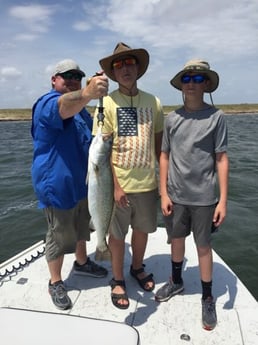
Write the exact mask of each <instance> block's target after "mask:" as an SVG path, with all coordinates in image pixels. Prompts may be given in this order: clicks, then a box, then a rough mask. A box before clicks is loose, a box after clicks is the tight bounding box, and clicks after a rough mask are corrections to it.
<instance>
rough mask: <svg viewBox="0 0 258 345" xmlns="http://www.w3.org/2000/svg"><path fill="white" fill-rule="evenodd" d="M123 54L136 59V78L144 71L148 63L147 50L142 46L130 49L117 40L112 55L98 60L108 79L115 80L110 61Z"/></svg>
mask: <svg viewBox="0 0 258 345" xmlns="http://www.w3.org/2000/svg"><path fill="white" fill-rule="evenodd" d="M125 56H133V57H135V58H136V59H137V62H138V66H139V68H138V76H137V79H139V78H140V77H141V76H142V75H143V74H144V73H145V72H146V70H147V67H148V65H149V53H148V52H147V50H145V49H142V48H139V49H132V48H131V47H129V46H128V45H126V44H125V43H123V42H119V43H118V44H117V45H116V47H115V49H114V51H113V54H112V55H109V56H107V57H105V58H103V59H101V60H100V61H99V63H100V66H101V67H102V69H103V70H104V72H105V73H106V75H107V76H108V77H109V78H110V79H112V80H114V81H116V79H115V76H114V73H113V68H112V62H113V61H114V60H117V59H119V58H123V57H125Z"/></svg>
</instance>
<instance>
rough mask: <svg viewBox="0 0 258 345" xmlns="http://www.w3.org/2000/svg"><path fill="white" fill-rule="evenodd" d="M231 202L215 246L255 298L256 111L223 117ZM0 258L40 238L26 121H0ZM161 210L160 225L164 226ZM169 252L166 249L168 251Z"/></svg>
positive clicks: (43, 226)
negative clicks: (227, 148) (228, 160)
mask: <svg viewBox="0 0 258 345" xmlns="http://www.w3.org/2000/svg"><path fill="white" fill-rule="evenodd" d="M227 122H228V129H229V150H228V153H229V158H230V179H229V201H228V214H227V218H226V221H225V222H224V224H223V225H222V226H221V228H220V230H219V232H218V233H216V234H215V235H214V240H213V244H214V249H215V250H216V251H217V253H218V254H219V255H220V256H221V257H222V258H223V259H224V260H225V261H226V263H227V264H228V265H229V266H230V267H231V269H232V270H233V271H234V272H235V273H236V274H237V275H238V276H239V277H240V279H241V280H242V282H243V283H244V284H245V285H246V286H247V288H248V289H249V290H250V292H251V293H252V294H253V295H254V297H255V298H256V299H257V300H258V289H257V286H258V269H257V267H258V176H257V175H258V162H257V161H258V137H257V133H258V114H246V115H227ZM0 133H1V135H0V262H3V261H5V260H7V259H8V258H9V257H11V256H13V255H15V254H17V253H18V252H19V251H21V250H24V249H26V248H27V247H28V246H30V245H32V244H34V243H35V242H37V241H39V240H42V239H44V237H45V231H46V224H45V219H44V216H43V213H42V211H41V210H38V209H37V200H36V198H35V195H34V192H33V189H32V185H31V175H30V166H31V160H32V141H31V136H30V122H29V121H22V122H20V121H7V122H5V121H0ZM158 212H159V225H160V226H162V225H163V221H162V217H161V214H160V211H159V210H158ZM168 250H169V249H168Z"/></svg>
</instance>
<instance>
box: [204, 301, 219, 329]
mask: <svg viewBox="0 0 258 345" xmlns="http://www.w3.org/2000/svg"><path fill="white" fill-rule="evenodd" d="M216 323H217V315H216V308H215V302H214V301H213V298H212V297H208V298H206V299H205V300H203V299H202V324H203V328H204V329H206V330H207V331H211V330H212V329H214V328H215V326H216Z"/></svg>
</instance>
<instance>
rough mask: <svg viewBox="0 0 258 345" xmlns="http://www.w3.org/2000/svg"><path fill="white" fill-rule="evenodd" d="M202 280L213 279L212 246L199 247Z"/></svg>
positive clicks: (208, 280)
mask: <svg viewBox="0 0 258 345" xmlns="http://www.w3.org/2000/svg"><path fill="white" fill-rule="evenodd" d="M197 252H198V259H199V267H200V275H201V280H202V281H204V282H210V281H211V280H212V268H213V264H212V262H213V261H212V249H211V247H197Z"/></svg>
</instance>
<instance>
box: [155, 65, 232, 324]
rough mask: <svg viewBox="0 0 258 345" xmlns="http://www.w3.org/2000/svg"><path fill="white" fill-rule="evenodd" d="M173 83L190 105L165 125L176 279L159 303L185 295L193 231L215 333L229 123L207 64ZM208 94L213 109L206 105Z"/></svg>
mask: <svg viewBox="0 0 258 345" xmlns="http://www.w3.org/2000/svg"><path fill="white" fill-rule="evenodd" d="M170 83H171V85H172V86H174V87H175V88H177V89H178V90H181V91H182V95H183V100H184V105H183V106H182V107H181V108H180V109H178V110H176V111H173V112H171V113H169V114H168V116H167V118H166V120H165V123H164V132H163V141H162V148H161V156H160V193H161V209H162V213H163V215H164V219H165V223H166V228H167V232H168V241H169V243H171V260H172V277H171V279H170V280H169V282H168V283H166V284H165V285H164V286H162V287H161V288H160V289H159V290H158V291H157V292H156V295H155V298H156V300H157V301H159V302H164V301H167V300H169V299H170V298H171V297H172V296H174V295H175V294H178V293H180V292H181V291H183V289H184V285H183V279H182V266H183V260H184V254H185V238H186V237H187V236H188V235H190V232H191V231H192V232H193V236H194V241H195V244H196V247H197V253H198V258H199V269H200V276H201V284H202V323H203V327H204V329H206V330H212V329H213V328H214V327H215V326H216V323H217V316H216V308H215V302H214V299H213V296H212V248H211V229H212V227H218V226H220V225H221V224H222V222H223V221H224V219H225V216H226V206H227V193H228V171H229V161H228V156H227V152H226V150H227V126H226V121H225V119H224V115H223V113H222V111H221V110H218V109H216V108H215V107H214V105H213V102H212V97H211V92H213V91H214V90H215V89H216V88H217V87H218V84H219V76H218V74H217V73H216V72H215V71H212V70H211V69H210V66H209V64H208V63H207V62H206V61H202V60H191V61H189V62H187V63H186V65H185V66H184V68H183V70H182V71H180V72H179V73H177V74H176V75H175V77H174V78H173V79H172V80H171V81H170ZM205 92H207V93H209V94H210V97H211V103H212V105H209V104H207V103H205V102H204V93H205ZM216 172H217V175H218V182H219V198H218V197H217V195H216Z"/></svg>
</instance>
